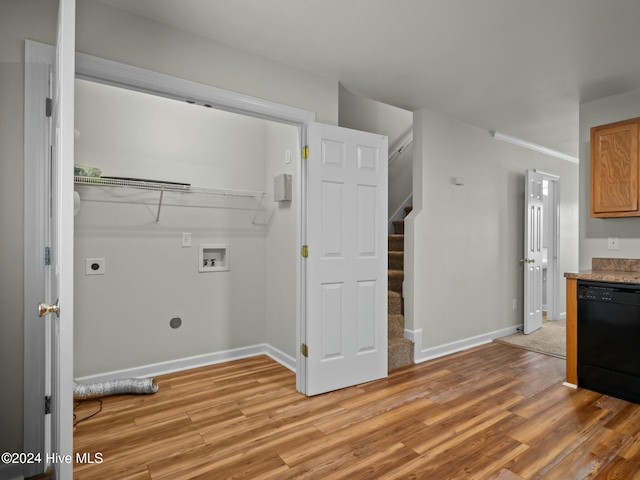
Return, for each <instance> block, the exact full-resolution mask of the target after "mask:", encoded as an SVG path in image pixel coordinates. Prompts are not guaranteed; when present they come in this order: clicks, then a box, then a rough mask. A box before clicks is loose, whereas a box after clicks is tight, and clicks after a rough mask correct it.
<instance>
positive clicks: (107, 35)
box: [76, 0, 338, 124]
mask: <svg viewBox="0 0 640 480" xmlns="http://www.w3.org/2000/svg"><path fill="white" fill-rule="evenodd" d="M76 45H77V50H78V51H79V52H82V53H87V54H89V55H95V56H97V57H101V58H106V59H109V60H114V61H116V62H121V63H126V64H129V65H135V66H137V67H142V68H146V69H149V70H153V71H156V72H160V73H166V74H169V75H174V76H176V77H180V78H186V79H189V80H193V81H196V82H200V83H204V84H206V85H214V86H216V87H220V88H224V89H227V90H231V91H234V92H239V93H244V94H247V95H251V96H254V97H258V98H263V99H267V100H271V101H274V102H278V103H282V104H285V105H291V106H295V107H298V108H302V109H305V110H310V111H313V112H316V114H317V120H318V121H320V122H324V123H330V124H337V123H338V82H337V81H336V80H332V79H328V78H321V77H318V76H315V75H313V74H310V73H306V72H302V71H300V70H296V69H294V68H290V67H287V66H285V65H282V64H279V63H276V62H273V61H271V60H268V59H266V58H263V57H259V56H257V55H253V54H250V53H247V52H244V51H241V50H237V49H234V48H231V47H227V46H226V45H223V44H220V43H216V42H214V41H211V40H209V39H206V38H203V37H200V36H198V35H194V34H191V33H187V32H185V31H182V30H179V29H177V28H173V27H169V26H167V25H164V24H162V23H159V22H156V21H154V20H150V19H148V18H145V17H141V16H138V15H133V14H131V13H128V12H125V11H123V10H120V9H117V8H114V7H111V6H110V5H105V4H103V3H100V2H97V1H95V0H81V1H78V2H77V28H76Z"/></svg>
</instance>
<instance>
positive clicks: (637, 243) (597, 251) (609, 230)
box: [580, 89, 640, 270]
mask: <svg viewBox="0 0 640 480" xmlns="http://www.w3.org/2000/svg"><path fill="white" fill-rule="evenodd" d="M635 117H640V89H639V90H633V91H631V92H627V93H622V94H620V95H615V96H612V97H607V98H603V99H600V100H595V101H593V102H588V103H583V104H582V105H580V269H581V270H589V269H591V259H592V258H593V257H612V258H638V257H640V218H639V217H629V218H591V216H590V205H589V200H590V190H591V187H590V180H589V179H590V168H591V167H590V165H591V163H590V148H591V138H590V137H591V127H596V126H598V125H605V124H607V123H613V122H618V121H620V120H627V119H629V118H635ZM609 236H618V237H620V249H619V250H608V249H607V238H608V237H609Z"/></svg>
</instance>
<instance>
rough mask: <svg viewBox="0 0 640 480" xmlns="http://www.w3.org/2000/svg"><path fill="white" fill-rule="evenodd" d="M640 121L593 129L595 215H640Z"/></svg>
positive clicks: (592, 192)
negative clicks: (639, 188) (639, 178)
mask: <svg viewBox="0 0 640 480" xmlns="http://www.w3.org/2000/svg"><path fill="white" fill-rule="evenodd" d="M639 125H640V118H633V119H631V120H625V121H623V122H616V123H610V124H608V125H601V126H599V127H593V128H592V129H591V216H592V217H635V216H640V209H639V208H638V207H639V201H638V200H639V199H638V195H639V191H638V175H639V173H640V168H639V163H640V156H639V155H640V151H639V150H638V133H639V131H640V130H639V128H638V126H639Z"/></svg>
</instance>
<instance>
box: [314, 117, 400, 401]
mask: <svg viewBox="0 0 640 480" xmlns="http://www.w3.org/2000/svg"><path fill="white" fill-rule="evenodd" d="M307 138H308V146H309V157H308V159H307V160H306V165H307V234H308V237H307V239H308V241H307V243H308V248H309V253H308V258H307V260H306V261H307V312H306V316H307V318H306V329H305V330H306V342H305V343H306V344H307V346H308V358H307V361H306V367H307V368H306V387H307V388H306V392H305V393H307V395H315V394H319V393H323V392H327V391H330V390H336V389H339V388H343V387H347V386H351V385H356V384H359V383H363V382H368V381H371V380H376V379H379V378H382V377H386V376H387V169H388V165H387V138H386V137H384V136H380V135H374V134H370V133H365V132H359V131H355V130H349V129H345V128H340V127H336V126H332V125H323V124H318V123H311V124H310V125H309V127H308V131H307Z"/></svg>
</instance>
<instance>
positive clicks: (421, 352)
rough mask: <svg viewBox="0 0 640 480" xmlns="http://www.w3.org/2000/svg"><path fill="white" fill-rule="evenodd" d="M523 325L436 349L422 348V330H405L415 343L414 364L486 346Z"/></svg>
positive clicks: (446, 344)
mask: <svg viewBox="0 0 640 480" xmlns="http://www.w3.org/2000/svg"><path fill="white" fill-rule="evenodd" d="M522 327H523V326H522V324H520V325H514V326H512V327H507V328H502V329H500V330H495V331H493V332H489V333H484V334H482V335H476V336H475V337H469V338H463V339H461V340H456V341H455V342H450V343H445V344H443V345H438V346H435V347H429V348H426V349H423V348H422V329H418V330H405V335H404V336H405V337H406V338H409V339H411V340H413V342H414V356H413V359H414V362H415V363H422V362H426V361H427V360H433V359H434V358H439V357H444V356H445V355H450V354H452V353H456V352H460V351H462V350H467V349H469V348H472V347H477V346H478V345H484V344H485V343H490V342H492V341H493V340H495V339H496V338H501V337H506V336H507V335H513V334H514V333H517V332H518V330H522Z"/></svg>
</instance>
